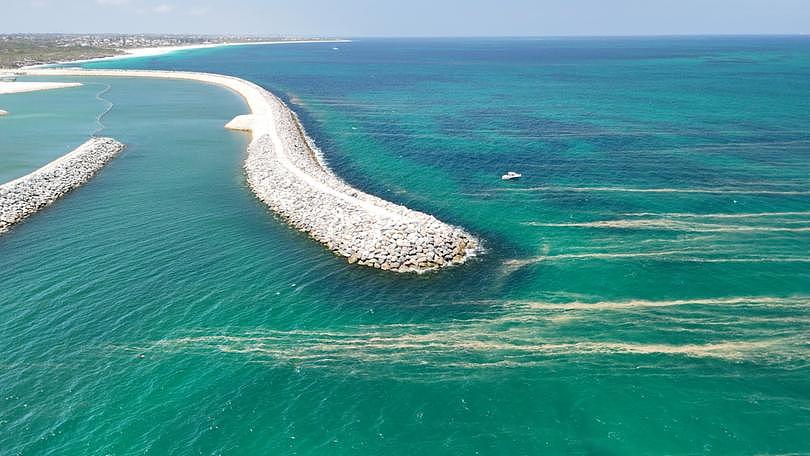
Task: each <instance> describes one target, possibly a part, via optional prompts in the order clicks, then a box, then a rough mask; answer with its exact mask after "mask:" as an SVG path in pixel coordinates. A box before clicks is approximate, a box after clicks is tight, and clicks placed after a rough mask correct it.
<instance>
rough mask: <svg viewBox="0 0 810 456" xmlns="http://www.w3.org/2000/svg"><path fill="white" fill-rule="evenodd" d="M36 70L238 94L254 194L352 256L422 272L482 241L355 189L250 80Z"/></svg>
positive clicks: (36, 72)
mask: <svg viewBox="0 0 810 456" xmlns="http://www.w3.org/2000/svg"><path fill="white" fill-rule="evenodd" d="M21 73H22V74H25V75H31V76H60V77H65V76H68V77H71V76H76V77H82V76H85V77H87V76H91V77H92V76H101V77H145V78H157V79H179V80H191V81H198V82H203V83H208V84H214V85H218V86H222V87H225V88H228V89H230V90H232V91H233V92H236V93H237V94H239V95H240V96H241V97H242V98H243V99H244V100H245V102H246V103H247V105H248V108H249V110H250V114H247V115H241V116H238V117H236V118H235V119H234V120H233V121H231V122H230V123H229V124H228V125H227V127H228V128H230V129H234V130H241V131H248V132H250V134H251V136H252V138H251V142H250V144H249V146H248V156H247V159H246V161H245V165H244V169H245V174H246V178H247V182H248V184H249V186H250V188H251V190H252V191H253V193H254V194H255V195H256V197H257V198H259V199H260V200H262V201H263V202H264V203H265V204H266V205H267V206H268V207H270V208H271V209H272V210H273V211H274V212H276V213H277V214H278V215H280V216H281V217H282V218H284V219H285V220H286V221H287V222H288V223H289V224H290V225H291V226H293V227H295V228H297V229H299V230H300V231H303V232H305V233H307V234H308V235H309V236H310V237H312V238H313V239H315V240H317V241H318V242H320V243H321V244H323V245H325V246H326V247H327V248H328V249H329V250H331V251H332V252H334V253H335V254H337V255H339V256H342V257H345V258H346V259H347V261H348V262H349V263H351V264H355V263H356V264H359V265H363V266H368V267H372V268H377V269H382V270H390V271H395V272H419V273H421V272H425V271H430V270H435V269H439V268H442V267H446V266H451V265H457V264H461V263H464V262H466V261H467V260H468V259H469V258H471V257H473V256H475V255H476V253H477V252H478V250H479V241H478V240H477V239H475V238H474V237H473V236H472V235H471V234H469V233H467V232H466V231H464V230H463V229H461V228H458V227H455V226H452V225H448V224H446V223H443V222H441V221H439V220H438V219H436V218H435V217H433V216H431V215H428V214H425V213H422V212H418V211H414V210H411V209H408V208H406V207H404V206H400V205H397V204H394V203H391V202H388V201H385V200H383V199H381V198H378V197H376V196H373V195H369V194H366V193H364V192H362V191H360V190H358V189H355V188H353V187H351V186H349V185H348V184H346V183H345V182H344V181H342V180H341V179H340V178H338V177H337V176H336V175H335V174H334V173H333V172H332V171H331V170H330V169H329V167H328V166H327V164H326V163H325V161H324V160H323V158H322V155H321V153H320V151H319V150H318V149H317V147H316V146H315V145H314V143H313V142H312V140H311V139H310V138H309V137H308V136H307V135H306V134H305V132H304V130H303V128H302V127H301V125H300V122H299V120H298V117H297V116H296V115H295V113H294V112H293V111H291V110H290V109H289V108H288V107H287V106H286V105H285V104H284V103H283V102H282V101H281V100H280V99H279V98H278V97H276V96H275V95H273V94H272V93H270V92H269V91H267V90H265V89H264V88H262V87H260V86H258V85H257V84H254V83H252V82H249V81H246V80H243V79H239V78H236V77H232V76H224V75H217V74H210V73H192V72H175V71H148V70H86V69H77V68H64V69H60V68H48V69H29V70H23V71H21Z"/></svg>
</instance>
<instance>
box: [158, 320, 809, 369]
mask: <svg viewBox="0 0 810 456" xmlns="http://www.w3.org/2000/svg"><path fill="white" fill-rule="evenodd" d="M417 328H418V329H419V330H422V331H426V330H427V332H423V333H402V330H403V329H407V328H402V327H392V328H387V329H386V328H384V327H377V328H374V330H370V329H369V330H367V331H368V332H356V331H350V332H345V333H335V332H332V331H327V332H318V331H308V332H307V331H304V332H302V331H292V332H283V331H276V332H272V333H267V334H265V335H245V336H225V335H212V336H197V337H187V338H180V339H172V340H163V341H159V342H157V343H155V344H154V345H153V346H152V347H149V348H148V350H167V351H170V352H177V351H181V352H182V351H187V350H192V351H203V352H219V353H224V354H228V355H240V356H248V357H250V358H251V360H253V361H261V360H273V361H275V362H287V363H293V364H296V365H301V364H305V365H308V366H310V367H318V366H346V365H352V366H353V368H357V363H375V364H377V363H384V364H389V365H390V364H406V365H415V366H421V365H429V366H431V367H434V368H441V367H447V366H455V365H459V363H463V364H467V365H469V367H492V366H493V365H494V366H498V365H503V363H513V367H519V366H522V365H527V364H529V363H532V362H537V361H539V360H548V359H553V358H556V359H561V358H570V357H577V356H593V355H600V356H601V355H613V356H622V355H669V356H682V357H688V358H714V359H720V360H726V361H744V360H747V361H754V362H756V361H762V362H777V361H778V360H780V359H797V358H798V359H807V358H808V356H810V353H808V350H807V347H806V346H805V344H804V343H803V342H801V341H800V340H799V339H798V338H795V337H793V338H791V337H784V338H772V339H767V340H741V341H716V342H710V343H703V344H664V343H637V342H622V341H594V340H585V341H570V340H569V341H565V340H554V339H543V338H542V337H538V336H536V335H535V333H534V332H532V331H526V330H515V329H510V330H505V331H500V332H498V331H494V330H493V329H492V328H490V327H489V326H485V327H481V326H468V327H461V328H453V327H443V326H440V327H439V328H435V330H431V326H430V325H427V326H421V327H420V326H419V325H417ZM471 359H472V360H473V361H470V360H471Z"/></svg>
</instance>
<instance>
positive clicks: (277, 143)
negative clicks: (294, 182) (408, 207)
mask: <svg viewBox="0 0 810 456" xmlns="http://www.w3.org/2000/svg"><path fill="white" fill-rule="evenodd" d="M21 73H24V74H26V75H30V76H103V77H142V78H143V77H145V78H157V79H180V80H190V81H199V82H205V83H208V84H216V85H220V86H224V87H227V88H229V89H231V90H233V91H234V92H236V93H238V94H239V95H241V96H242V98H244V100H245V102H246V103H247V104H248V107H249V108H250V111H251V114H250V115H249V117H245V116H240V118H241V122H239V125H238V127H236V128H235V129H238V130H245V131H250V132H251V133H252V135H253V140H254V141H255V140H256V139H258V138H260V137H262V136H264V135H269V136H270V138H271V139H272V141H273V146H274V147H275V148H276V150H278V151H281V152H286V148H285V147H284V145H283V143H282V141H281V138H280V136H279V132H278V131H277V129H276V128H275V123H276V122H275V120H274V115H275V113H274V111H275V110H274V109H273V107H272V106H271V105H270V104H269V103H268V101H267V99H266V97H268V96H271V97H272V96H273V95H272V94H270V93H269V92H268V91H266V90H265V89H263V88H262V87H260V86H258V85H256V84H254V83H252V82H249V81H245V80H244V79H239V78H236V77H232V76H224V75H218V74H211V73H192V72H180V71H151V70H83V69H76V68H67V69H56V68H54V69H51V68H43V69H30V70H25V71H22V72H21ZM240 118H237V119H240ZM278 158H279V161H280V162H281V163H282V165H283V166H284V167H285V168H286V169H287V170H288V171H289V172H291V173H292V174H293V175H295V176H296V177H298V178H299V179H301V180H302V181H304V182H306V183H307V184H308V185H309V186H311V187H312V188H314V189H317V190H318V191H320V192H322V193H326V194H329V195H332V196H335V197H337V198H340V199H342V200H344V201H346V202H348V203H351V204H354V205H356V206H358V207H360V208H362V209H364V210H366V211H368V212H371V213H373V214H376V215H379V216H383V217H388V218H392V219H395V220H399V219H401V216H400V215H399V214H396V213H394V212H391V211H388V210H386V209H385V208H382V207H379V206H377V205H375V204H372V203H369V202H368V201H363V200H360V199H358V198H356V197H353V196H350V195H347V194H346V193H343V192H340V191H338V190H335V189H333V188H331V187H330V186H328V185H326V184H324V183H323V182H320V181H318V180H317V179H315V178H313V177H312V176H310V175H309V174H307V173H306V172H304V171H302V170H301V169H300V168H298V167H297V166H295V165H294V164H293V163H292V161H291V159H290V157H289V155H288V154H287V153H280V154H278Z"/></svg>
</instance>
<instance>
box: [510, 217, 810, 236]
mask: <svg viewBox="0 0 810 456" xmlns="http://www.w3.org/2000/svg"><path fill="white" fill-rule="evenodd" d="M782 223H783V224H785V222H782ZM802 223H808V224H810V221H792V222H790V223H788V224H802ZM523 224H524V225H526V226H536V227H545V228H608V229H636V230H661V231H690V232H695V233H735V232H739V233H780V232H781V233H806V232H810V226H762V225H731V224H718V223H700V222H687V221H682V220H672V219H655V220H637V219H623V220H599V221H595V222H565V223H544V222H525V223H523Z"/></svg>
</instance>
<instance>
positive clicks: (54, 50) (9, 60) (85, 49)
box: [0, 37, 122, 68]
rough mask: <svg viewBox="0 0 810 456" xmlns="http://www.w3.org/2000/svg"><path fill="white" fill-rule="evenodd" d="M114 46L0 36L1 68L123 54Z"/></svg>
mask: <svg viewBox="0 0 810 456" xmlns="http://www.w3.org/2000/svg"><path fill="white" fill-rule="evenodd" d="M121 53H122V51H120V50H118V49H114V48H106V47H97V46H86V45H65V44H63V43H60V42H58V41H55V40H48V39H30V38H10V37H0V68H19V67H22V66H26V65H35V64H39V63H56V62H60V61H65V60H80V59H91V58H96V57H107V56H112V55H118V54H121Z"/></svg>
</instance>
